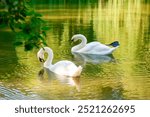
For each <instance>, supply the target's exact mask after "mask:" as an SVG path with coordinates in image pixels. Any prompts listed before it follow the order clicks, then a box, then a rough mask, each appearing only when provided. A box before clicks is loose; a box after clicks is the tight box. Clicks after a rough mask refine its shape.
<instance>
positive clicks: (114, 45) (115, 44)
mask: <svg viewBox="0 0 150 117" xmlns="http://www.w3.org/2000/svg"><path fill="white" fill-rule="evenodd" d="M108 45H109V46H112V47H118V46H119V45H120V44H119V41H114V42H112V43H110V44H108Z"/></svg>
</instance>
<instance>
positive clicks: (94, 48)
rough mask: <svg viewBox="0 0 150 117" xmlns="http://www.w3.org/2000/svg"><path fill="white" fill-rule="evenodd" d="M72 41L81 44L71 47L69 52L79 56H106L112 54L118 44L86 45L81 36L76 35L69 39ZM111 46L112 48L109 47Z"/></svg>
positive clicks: (83, 37)
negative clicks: (79, 41)
mask: <svg viewBox="0 0 150 117" xmlns="http://www.w3.org/2000/svg"><path fill="white" fill-rule="evenodd" d="M71 40H72V41H77V40H81V43H80V44H78V45H76V46H74V47H72V49H71V52H73V53H80V54H97V55H108V54H112V52H113V51H114V50H116V49H117V48H118V47H119V42H118V41H115V42H113V43H111V44H108V45H105V44H101V43H100V42H97V41H95V42H90V43H88V44H87V39H86V37H85V36H84V35H82V34H76V35H74V36H73V37H72V38H71ZM110 46H112V47H110Z"/></svg>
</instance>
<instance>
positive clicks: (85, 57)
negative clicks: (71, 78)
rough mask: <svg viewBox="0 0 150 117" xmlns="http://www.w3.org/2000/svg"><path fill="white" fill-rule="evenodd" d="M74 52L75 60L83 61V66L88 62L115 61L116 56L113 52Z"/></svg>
mask: <svg viewBox="0 0 150 117" xmlns="http://www.w3.org/2000/svg"><path fill="white" fill-rule="evenodd" d="M72 54H73V56H74V59H75V61H77V62H81V63H82V65H83V66H84V65H85V64H86V63H93V64H101V63H108V62H113V61H115V58H114V56H113V55H112V54H111V55H94V54H79V53H72ZM81 63H80V64H81Z"/></svg>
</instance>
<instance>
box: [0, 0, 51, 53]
mask: <svg viewBox="0 0 150 117" xmlns="http://www.w3.org/2000/svg"><path fill="white" fill-rule="evenodd" d="M0 6H1V8H2V9H3V10H2V11H1V12H0V27H4V26H9V27H10V28H11V30H12V31H13V32H14V33H15V34H16V38H15V41H14V45H16V46H18V45H22V44H23V45H24V47H25V50H31V49H33V48H34V47H40V46H43V45H46V41H45V40H46V31H47V30H48V27H47V26H46V24H47V22H46V21H44V20H43V19H42V18H41V16H42V15H41V14H39V13H37V12H35V11H34V9H33V8H32V5H31V1H30V0H1V1H0Z"/></svg>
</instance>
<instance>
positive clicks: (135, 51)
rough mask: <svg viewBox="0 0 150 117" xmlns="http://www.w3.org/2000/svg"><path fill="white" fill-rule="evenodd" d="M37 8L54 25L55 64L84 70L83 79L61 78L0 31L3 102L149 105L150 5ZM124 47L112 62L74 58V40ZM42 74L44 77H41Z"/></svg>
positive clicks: (50, 39) (117, 0)
mask: <svg viewBox="0 0 150 117" xmlns="http://www.w3.org/2000/svg"><path fill="white" fill-rule="evenodd" d="M58 1H59V2H54V1H53V2H51V1H49V2H43V1H41V2H40V3H38V4H37V3H36V4H34V7H35V9H36V11H37V12H39V13H41V14H43V18H44V19H45V20H47V21H48V22H49V23H48V25H49V27H50V30H49V31H48V36H47V43H48V46H49V47H51V48H52V49H53V51H54V59H53V63H55V62H57V61H60V60H65V59H67V60H70V61H73V62H74V63H76V64H77V65H82V66H83V72H82V74H81V76H80V78H64V77H62V76H60V77H56V76H54V75H52V74H50V71H48V70H45V72H44V74H43V75H41V73H43V72H42V65H41V64H40V62H39V61H38V60H37V58H36V53H37V52H38V49H34V50H33V51H30V52H25V51H24V49H23V47H17V48H15V47H14V46H13V44H12V39H13V38H14V35H13V34H12V32H10V31H8V30H6V29H3V30H0V45H1V46H0V99H150V12H149V11H150V4H149V3H146V1H144V0H143V1H142V0H130V1H129V0H127V1H124V0H114V1H113V0H106V1H102V0H93V2H90V0H87V2H86V1H84V2H82V0H81V1H80V0H77V2H74V3H72V2H71V1H70V2H65V1H63V2H62V1H60V0H58ZM77 33H81V34H84V35H85V36H86V37H87V39H88V42H91V41H100V42H101V43H106V44H108V43H111V42H113V41H115V40H118V41H119V42H120V47H119V48H118V49H117V50H116V51H115V52H114V53H113V55H112V56H104V57H99V58H98V59H94V60H86V59H84V58H82V57H81V56H74V55H72V54H71V52H70V50H71V47H72V46H74V45H75V44H71V42H70V39H71V37H72V36H73V35H74V34H77ZM39 74H40V75H39Z"/></svg>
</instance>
